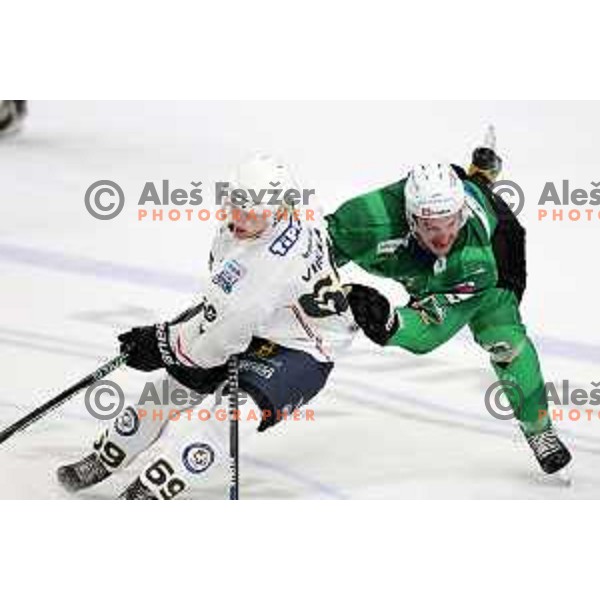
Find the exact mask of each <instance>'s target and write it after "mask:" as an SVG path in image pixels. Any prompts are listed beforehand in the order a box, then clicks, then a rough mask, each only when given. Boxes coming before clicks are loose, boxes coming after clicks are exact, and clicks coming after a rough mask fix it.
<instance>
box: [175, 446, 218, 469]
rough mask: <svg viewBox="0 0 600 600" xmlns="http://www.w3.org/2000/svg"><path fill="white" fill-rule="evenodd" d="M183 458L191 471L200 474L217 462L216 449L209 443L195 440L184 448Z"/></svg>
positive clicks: (186, 466)
mask: <svg viewBox="0 0 600 600" xmlns="http://www.w3.org/2000/svg"><path fill="white" fill-rule="evenodd" d="M181 460H182V462H183V466H184V467H185V468H186V469H187V470H188V471H189V472H190V473H193V474H194V475H199V474H200V473H204V471H206V469H208V467H210V465H212V464H213V462H215V451H214V450H213V449H212V447H211V446H209V445H208V444H201V443H200V442H195V443H193V444H190V445H189V446H186V447H185V448H184V450H183V453H182V455H181Z"/></svg>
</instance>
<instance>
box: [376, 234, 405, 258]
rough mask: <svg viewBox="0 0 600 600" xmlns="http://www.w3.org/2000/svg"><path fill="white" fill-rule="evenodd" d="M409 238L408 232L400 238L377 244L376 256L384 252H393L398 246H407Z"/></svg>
mask: <svg viewBox="0 0 600 600" xmlns="http://www.w3.org/2000/svg"><path fill="white" fill-rule="evenodd" d="M409 240H410V234H409V235H406V236H404V237H402V238H395V239H393V240H385V241H384V242H379V244H377V256H382V255H385V254H394V253H395V252H396V251H397V250H398V248H408V244H409Z"/></svg>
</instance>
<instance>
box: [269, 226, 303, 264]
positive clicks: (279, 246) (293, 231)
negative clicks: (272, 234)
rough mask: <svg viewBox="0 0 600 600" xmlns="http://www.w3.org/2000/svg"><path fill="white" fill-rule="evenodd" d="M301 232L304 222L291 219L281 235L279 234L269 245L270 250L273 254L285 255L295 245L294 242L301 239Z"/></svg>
mask: <svg viewBox="0 0 600 600" xmlns="http://www.w3.org/2000/svg"><path fill="white" fill-rule="evenodd" d="M301 233H302V223H301V222H300V221H296V220H294V219H290V222H289V223H288V226H287V227H286V228H285V230H284V231H283V233H281V235H279V236H278V237H277V238H276V239H275V241H274V242H273V243H272V244H271V245H270V246H269V252H270V253H271V254H277V255H278V256H285V255H286V254H287V253H288V252H289V251H290V250H291V249H292V248H293V247H294V244H295V243H296V242H297V241H298V240H299V239H300V234H301Z"/></svg>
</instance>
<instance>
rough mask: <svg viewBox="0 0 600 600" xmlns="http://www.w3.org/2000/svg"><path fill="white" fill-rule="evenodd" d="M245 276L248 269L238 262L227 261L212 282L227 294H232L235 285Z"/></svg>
mask: <svg viewBox="0 0 600 600" xmlns="http://www.w3.org/2000/svg"><path fill="white" fill-rule="evenodd" d="M245 274H246V268H245V267H244V266H242V265H241V264H240V263H239V262H238V261H237V260H227V261H225V263H223V266H222V267H221V270H220V271H219V272H218V273H217V274H216V275H215V276H214V277H213V278H212V282H213V283H214V284H215V285H218V286H219V287H220V288H221V289H222V290H223V291H224V292H225V293H226V294H231V292H232V291H233V288H234V287H235V285H236V284H237V283H238V281H240V280H241V279H242V277H244V275H245Z"/></svg>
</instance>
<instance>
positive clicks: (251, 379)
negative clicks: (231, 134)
mask: <svg viewBox="0 0 600 600" xmlns="http://www.w3.org/2000/svg"><path fill="white" fill-rule="evenodd" d="M233 179H234V181H232V182H230V183H231V186H230V187H231V190H232V193H231V194H230V195H229V197H228V198H227V201H226V205H227V210H228V213H227V215H228V219H227V221H226V222H225V223H224V224H223V225H222V226H221V227H220V229H219V230H218V233H217V235H216V238H215V240H214V243H213V246H212V251H211V255H210V261H209V262H210V277H209V279H208V280H207V282H206V284H205V286H204V289H203V290H202V295H201V297H200V300H199V301H198V302H197V304H196V306H195V307H194V308H193V309H192V310H190V311H188V313H187V314H186V315H185V316H184V317H183V318H179V319H178V320H177V321H174V322H171V323H162V324H158V325H153V326H148V327H140V328H134V329H132V330H131V331H128V332H127V333H124V334H122V335H121V336H119V341H120V342H121V351H123V352H127V354H128V360H127V365H128V366H129V367H131V368H134V369H138V370H140V371H146V372H150V371H156V370H158V369H164V371H163V374H161V376H160V377H159V379H158V380H157V381H156V382H155V383H154V389H155V390H157V394H159V395H160V396H161V408H162V409H165V410H162V411H161V412H162V413H163V414H166V413H167V412H168V408H169V406H172V408H174V409H176V410H175V413H176V414H180V415H185V414H188V415H192V417H191V418H192V419H194V421H196V426H194V427H193V429H192V433H191V435H188V436H185V435H184V436H181V435H178V427H177V426H178V423H177V422H176V421H175V420H173V421H174V422H169V420H164V419H162V418H161V419H155V418H151V417H153V415H154V413H155V412H156V411H155V410H154V409H155V408H156V406H155V405H154V404H149V405H144V404H143V402H142V400H143V398H142V396H143V395H144V394H140V398H139V399H136V402H135V404H132V405H129V406H127V407H126V408H125V409H124V411H123V412H122V413H121V414H120V415H119V417H117V419H116V420H115V421H114V422H113V423H112V425H111V426H110V427H109V428H108V429H106V430H105V431H103V432H102V434H101V435H100V438H99V439H98V440H97V441H96V443H95V444H94V447H93V451H92V452H91V453H89V454H87V455H86V456H85V457H84V458H83V459H82V460H80V461H78V462H76V463H74V464H70V465H66V466H62V467H60V468H59V469H58V474H57V475H58V480H59V481H60V483H61V484H62V485H63V487H65V488H66V489H67V490H69V491H71V492H75V491H78V490H81V489H85V488H88V487H90V486H92V485H95V484H97V483H99V482H101V481H103V480H104V479H106V478H107V477H108V476H109V475H111V474H112V473H114V472H115V471H117V470H120V469H123V468H125V467H126V466H127V465H129V464H130V463H131V462H132V461H133V460H134V459H135V458H136V457H137V456H138V455H140V454H141V453H143V452H144V451H145V450H147V449H148V448H149V447H150V446H152V444H153V443H154V442H155V441H156V440H158V439H159V438H160V439H161V442H162V443H161V446H162V447H163V449H162V450H161V453H160V456H158V458H156V457H154V458H153V459H152V460H151V461H150V462H149V464H147V465H146V466H145V467H143V468H142V469H141V470H140V472H139V476H138V477H136V478H135V479H134V480H133V481H132V482H131V483H130V484H129V485H128V486H127V488H126V489H125V491H124V492H123V493H122V494H121V495H120V498H123V499H133V500H137V499H144V500H154V499H171V498H185V497H186V496H187V497H189V496H190V493H192V494H193V493H194V491H196V490H197V489H198V488H201V487H202V483H203V482H204V481H206V480H207V479H208V478H209V477H210V475H211V472H215V471H217V470H218V469H215V466H216V465H217V464H219V463H220V464H221V465H222V464H224V463H225V461H226V457H227V454H228V429H227V426H226V424H224V423H223V422H222V421H220V420H219V419H217V418H215V414H212V416H211V418H208V419H206V420H202V421H201V420H198V418H197V416H195V415H194V411H193V410H192V409H195V410H196V411H197V410H198V407H199V406H201V407H202V408H210V409H211V410H212V411H213V413H214V412H215V411H217V410H218V408H217V406H218V404H219V390H221V389H222V387H223V384H224V382H225V381H226V379H227V361H228V358H229V357H230V356H232V355H236V356H237V357H238V364H239V386H240V390H241V391H242V392H243V393H245V394H247V395H248V396H249V398H250V399H251V400H249V401H248V402H246V403H245V404H244V405H243V406H241V407H240V415H239V426H240V437H241V438H242V440H243V439H244V438H246V437H247V436H248V435H249V431H252V432H254V431H256V430H258V431H259V432H261V431H264V430H265V429H267V428H268V427H270V426H272V425H275V424H276V423H277V422H278V421H280V420H281V419H282V418H285V417H286V415H289V414H291V412H292V411H294V410H295V409H297V408H298V407H300V406H303V405H305V404H306V403H307V402H308V401H309V400H311V399H312V398H313V397H314V396H315V395H316V394H317V393H318V392H319V390H321V389H322V387H323V386H324V385H325V382H326V381H327V378H328V376H329V374H330V372H331V370H332V368H333V364H334V359H335V356H336V354H337V353H338V352H339V351H340V350H341V349H343V348H345V347H347V346H348V344H349V343H350V342H351V339H352V336H353V334H354V332H355V331H356V326H355V324H354V321H353V319H352V317H351V313H350V310H349V307H348V302H347V300H346V297H345V295H344V293H343V291H342V288H341V285H340V282H339V278H338V275H337V273H336V270H335V267H334V266H333V263H332V261H331V257H330V252H329V242H328V239H327V236H326V233H325V229H324V228H323V227H322V225H321V222H320V219H319V213H318V211H317V210H316V207H314V206H313V205H311V206H310V208H311V209H312V210H311V213H308V211H306V212H307V214H306V215H305V214H304V213H303V212H301V211H296V212H294V211H292V210H291V209H292V208H293V207H292V206H290V204H288V203H287V201H284V204H283V206H265V205H264V204H263V205H260V206H256V205H254V204H253V202H252V201H251V200H248V198H249V196H250V193H249V191H250V190H253V191H259V190H273V189H279V190H282V193H280V195H279V196H280V197H283V198H288V194H287V191H288V190H298V187H297V185H296V184H295V182H294V181H293V178H292V177H291V175H290V173H289V170H288V169H287V167H286V166H285V165H283V164H281V163H280V162H278V161H277V160H275V159H274V158H271V157H268V156H256V157H254V158H253V159H252V160H250V161H248V162H246V163H244V164H242V165H241V166H240V167H239V168H238V170H237V172H236V174H235V177H234V178H233ZM234 189H235V190H243V192H248V193H246V194H244V193H242V194H239V193H237V192H233V190H234ZM243 195H245V196H246V198H245V199H244V198H242V196H243ZM255 197H256V196H255ZM268 197H269V196H268ZM270 197H274V195H273V194H271V195H270ZM295 197H296V196H295ZM303 208H306V207H303ZM309 217H310V218H309ZM313 219H314V220H313ZM144 390H146V392H147V388H146V386H145V387H144ZM215 392H216V394H215ZM212 394H214V396H210V398H205V399H204V400H202V403H201V404H200V403H199V401H200V399H201V398H204V397H205V396H206V395H212ZM146 395H147V394H146ZM176 397H179V398H183V401H179V402H178V403H177V405H176V406H174V405H173V404H170V403H174V398H176ZM182 402H183V403H182ZM223 408H224V407H221V410H223ZM253 411H255V412H256V413H258V419H257V420H256V421H254V420H253V419H251V418H250V417H251V414H252V412H253ZM246 417H248V418H246ZM257 425H258V427H257Z"/></svg>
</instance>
